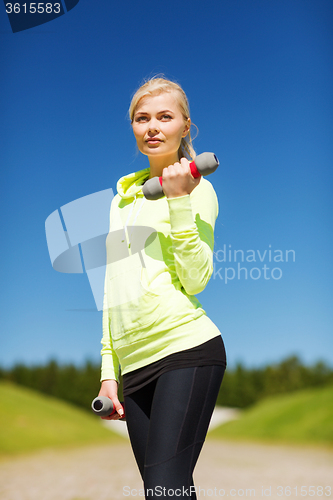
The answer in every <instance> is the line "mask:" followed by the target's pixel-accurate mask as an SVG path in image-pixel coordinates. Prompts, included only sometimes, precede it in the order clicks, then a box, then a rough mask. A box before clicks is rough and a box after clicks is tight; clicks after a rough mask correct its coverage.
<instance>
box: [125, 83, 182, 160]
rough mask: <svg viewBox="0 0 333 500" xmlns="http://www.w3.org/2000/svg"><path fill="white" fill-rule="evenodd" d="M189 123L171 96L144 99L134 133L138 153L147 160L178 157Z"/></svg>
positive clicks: (138, 112)
mask: <svg viewBox="0 0 333 500" xmlns="http://www.w3.org/2000/svg"><path fill="white" fill-rule="evenodd" d="M190 124H191V121H190V119H188V120H185V118H184V116H183V114H182V112H181V110H180V107H179V104H178V102H177V99H176V97H175V94H174V92H163V93H162V94H158V95H153V96H147V97H144V98H142V99H141V101H139V104H138V106H137V108H136V110H135V113H134V118H133V123H132V127H133V132H134V136H135V139H136V142H137V145H138V148H139V151H141V153H143V154H145V155H147V156H163V155H165V156H175V157H176V156H177V158H176V160H175V161H178V149H179V146H180V142H181V140H182V138H183V137H185V136H186V135H187V134H188V131H189V128H190Z"/></svg>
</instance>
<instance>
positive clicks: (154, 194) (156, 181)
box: [142, 153, 219, 200]
mask: <svg viewBox="0 0 333 500" xmlns="http://www.w3.org/2000/svg"><path fill="white" fill-rule="evenodd" d="M218 166H219V161H218V159H217V158H216V156H215V155H214V153H201V154H200V155H198V156H196V158H195V160H194V161H191V163H190V169H191V174H192V176H193V177H194V178H195V179H196V178H197V177H200V176H201V175H209V174H212V173H213V172H215V170H216V169H217V167H218ZM142 192H143V194H144V196H145V197H146V198H147V200H158V199H159V198H162V196H164V193H163V187H162V177H152V178H151V179H149V180H148V181H146V182H145V184H144V185H143V188H142Z"/></svg>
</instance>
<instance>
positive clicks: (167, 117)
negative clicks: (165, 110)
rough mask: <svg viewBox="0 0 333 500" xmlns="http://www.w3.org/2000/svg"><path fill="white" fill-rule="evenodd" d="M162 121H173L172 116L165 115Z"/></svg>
mask: <svg viewBox="0 0 333 500" xmlns="http://www.w3.org/2000/svg"><path fill="white" fill-rule="evenodd" d="M162 120H172V116H171V115H168V114H165V115H163V116H162Z"/></svg>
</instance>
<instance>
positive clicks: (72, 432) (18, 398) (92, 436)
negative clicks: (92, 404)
mask: <svg viewBox="0 0 333 500" xmlns="http://www.w3.org/2000/svg"><path fill="white" fill-rule="evenodd" d="M120 440H122V438H121V437H120V436H118V435H115V434H113V433H112V432H110V431H109V430H107V429H105V428H104V427H103V426H102V425H101V423H100V419H99V417H97V416H95V415H93V413H92V414H91V415H89V413H86V412H84V411H82V410H80V409H77V408H76V407H74V406H72V405H70V404H68V403H65V402H63V401H60V400H58V399H55V398H51V397H48V396H45V395H42V394H40V393H38V392H35V391H32V390H30V389H27V388H25V387H21V386H17V385H14V384H11V383H8V382H0V456H4V455H7V456H8V455H14V454H17V453H22V452H30V451H34V450H37V449H40V448H47V447H66V446H73V445H75V446H77V445H86V444H93V443H98V444H101V443H103V442H105V443H112V442H116V441H118V442H119V441H120Z"/></svg>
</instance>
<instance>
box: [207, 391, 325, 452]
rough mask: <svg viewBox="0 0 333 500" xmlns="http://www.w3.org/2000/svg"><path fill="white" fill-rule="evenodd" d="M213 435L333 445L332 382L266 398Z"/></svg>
mask: <svg viewBox="0 0 333 500" xmlns="http://www.w3.org/2000/svg"><path fill="white" fill-rule="evenodd" d="M209 435H210V437H211V438H223V439H237V440H243V441H244V440H250V441H264V442H280V443H290V444H309V445H326V446H329V447H331V446H333V386H332V385H330V386H326V387H324V388H316V389H308V390H302V391H297V392H293V393H290V394H284V395H279V396H274V397H270V398H267V399H265V400H263V401H261V402H259V403H257V404H256V405H254V406H253V407H251V408H249V409H247V410H244V411H243V412H242V416H241V418H240V419H239V420H235V421H232V422H228V423H226V424H224V425H222V426H220V427H218V428H216V429H214V430H212V431H211V432H210V434H209Z"/></svg>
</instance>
